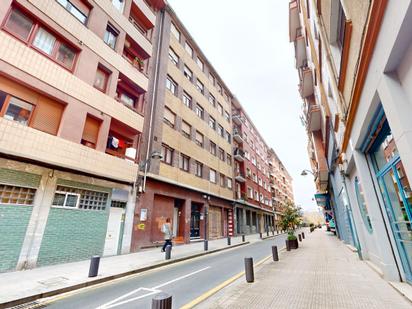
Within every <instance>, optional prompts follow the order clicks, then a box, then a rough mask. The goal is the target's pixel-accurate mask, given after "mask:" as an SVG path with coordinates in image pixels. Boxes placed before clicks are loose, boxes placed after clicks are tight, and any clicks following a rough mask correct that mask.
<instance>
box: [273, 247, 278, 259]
mask: <svg viewBox="0 0 412 309" xmlns="http://www.w3.org/2000/svg"><path fill="white" fill-rule="evenodd" d="M272 256H273V260H274V261H279V254H278V246H272Z"/></svg>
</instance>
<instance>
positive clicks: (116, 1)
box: [112, 0, 125, 13]
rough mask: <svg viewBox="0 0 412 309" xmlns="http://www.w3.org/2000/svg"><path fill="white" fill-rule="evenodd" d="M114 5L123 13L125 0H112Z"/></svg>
mask: <svg viewBox="0 0 412 309" xmlns="http://www.w3.org/2000/svg"><path fill="white" fill-rule="evenodd" d="M112 3H113V6H114V7H115V8H116V9H117V10H118V11H119V12H120V13H123V10H124V3H125V1H124V0H112Z"/></svg>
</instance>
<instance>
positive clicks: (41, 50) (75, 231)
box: [0, 0, 164, 271]
mask: <svg viewBox="0 0 412 309" xmlns="http://www.w3.org/2000/svg"><path fill="white" fill-rule="evenodd" d="M163 5H164V3H163V2H162V1H149V0H147V1H145V0H125V1H120V0H112V1H108V0H95V1H94V0H15V1H12V0H5V1H1V2H0V19H1V30H0V261H1V262H0V271H7V270H13V269H16V268H17V269H22V268H31V267H35V266H36V265H37V266H43V265H50V264H56V263H63V262H71V261H77V260H81V259H88V258H89V257H90V256H92V255H95V254H98V255H114V254H119V253H126V252H129V251H130V244H131V236H132V224H133V214H134V206H135V199H134V195H135V193H134V184H135V182H136V179H137V174H138V169H139V168H138V159H139V143H140V138H141V132H142V131H143V124H144V117H143V112H144V109H145V96H146V92H147V90H148V86H149V78H148V73H149V72H150V70H151V66H152V65H153V61H152V58H151V56H152V51H153V47H152V33H153V28H154V26H155V24H156V11H157V10H158V9H160V8H161V6H163Z"/></svg>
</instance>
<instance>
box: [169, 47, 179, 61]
mask: <svg viewBox="0 0 412 309" xmlns="http://www.w3.org/2000/svg"><path fill="white" fill-rule="evenodd" d="M169 59H170V61H172V63H173V64H175V65H177V64H178V63H179V56H178V55H177V54H176V53H175V52H174V50H173V49H171V48H169Z"/></svg>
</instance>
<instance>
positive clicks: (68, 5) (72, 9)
mask: <svg viewBox="0 0 412 309" xmlns="http://www.w3.org/2000/svg"><path fill="white" fill-rule="evenodd" d="M57 2H58V3H60V4H61V5H62V6H63V7H64V8H65V9H66V10H67V11H68V12H69V13H70V14H72V15H73V16H74V17H75V18H76V19H77V20H79V21H80V22H81V23H82V24H86V21H87V18H88V16H89V13H90V8H89V7H88V6H87V5H85V4H84V3H83V1H81V0H74V1H69V0H57Z"/></svg>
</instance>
